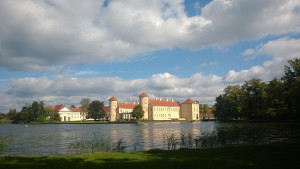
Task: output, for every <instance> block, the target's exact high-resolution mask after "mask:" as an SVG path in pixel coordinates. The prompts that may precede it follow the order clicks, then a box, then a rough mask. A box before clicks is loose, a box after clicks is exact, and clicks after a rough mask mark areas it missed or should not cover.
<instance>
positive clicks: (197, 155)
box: [0, 142, 300, 169]
mask: <svg viewBox="0 0 300 169" xmlns="http://www.w3.org/2000/svg"><path fill="white" fill-rule="evenodd" d="M299 149H300V144H299V142H279V143H271V144H263V145H246V146H228V147H221V148H213V149H180V150H149V151H140V152H131V153H124V152H113V153H109V152H97V153H88V154H79V155H63V156H37V155H36V156H0V168H6V169H10V168H11V169H14V168H31V169H35V168H44V169H48V168H49V169H50V168H71V169H73V168H105V169H110V168H124V169H126V168H145V169H147V168H149V169H150V168H156V169H160V168H161V169H169V168H170V169H174V168H199V167H201V168H219V169H230V168H257V169H260V168H261V169H263V168H278V169H281V168H288V169H294V168H297V167H298V166H299V165H300V163H299V160H298V159H297V153H298V151H299Z"/></svg>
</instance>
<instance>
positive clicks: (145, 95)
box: [139, 92, 149, 97]
mask: <svg viewBox="0 0 300 169" xmlns="http://www.w3.org/2000/svg"><path fill="white" fill-rule="evenodd" d="M139 97H149V96H148V95H147V94H146V93H145V92H143V93H142V94H140V95H139Z"/></svg>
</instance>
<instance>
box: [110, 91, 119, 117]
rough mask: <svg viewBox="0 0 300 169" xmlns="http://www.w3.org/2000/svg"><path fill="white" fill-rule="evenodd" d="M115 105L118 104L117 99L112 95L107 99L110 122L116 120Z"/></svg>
mask: <svg viewBox="0 0 300 169" xmlns="http://www.w3.org/2000/svg"><path fill="white" fill-rule="evenodd" d="M117 105H118V99H117V98H115V97H114V96H112V97H111V98H110V99H109V115H110V119H109V121H111V122H114V121H116V120H117Z"/></svg>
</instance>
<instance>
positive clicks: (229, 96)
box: [214, 58, 300, 121]
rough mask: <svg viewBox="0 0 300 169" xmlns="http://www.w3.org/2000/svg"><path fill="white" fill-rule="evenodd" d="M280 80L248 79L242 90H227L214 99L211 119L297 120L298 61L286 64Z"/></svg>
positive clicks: (299, 98) (299, 113)
mask: <svg viewBox="0 0 300 169" xmlns="http://www.w3.org/2000/svg"><path fill="white" fill-rule="evenodd" d="M288 63H289V65H285V66H284V75H283V76H282V77H281V79H276V78H274V79H273V80H271V81H269V82H263V81H261V80H260V79H256V78H254V79H252V80H249V81H246V82H244V84H243V85H242V86H240V85H233V86H227V87H226V88H225V89H224V94H221V95H219V96H218V97H216V103H215V105H214V114H215V117H216V118H217V119H219V120H224V121H226V120H232V119H243V118H244V119H296V118H297V119H299V118H300V59H299V58H295V59H293V60H288Z"/></svg>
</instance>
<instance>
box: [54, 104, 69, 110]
mask: <svg viewBox="0 0 300 169" xmlns="http://www.w3.org/2000/svg"><path fill="white" fill-rule="evenodd" d="M64 107H66V106H65V105H63V104H61V105H56V106H54V107H53V111H60V110H61V109H63V108H64Z"/></svg>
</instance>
